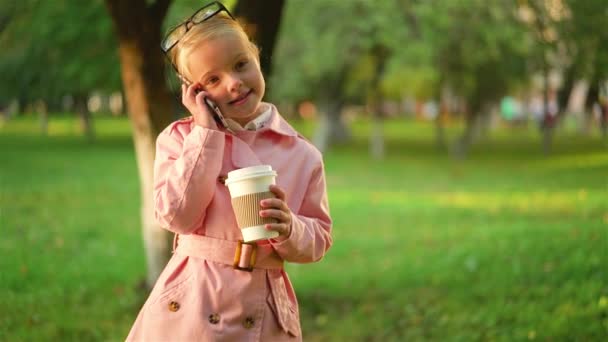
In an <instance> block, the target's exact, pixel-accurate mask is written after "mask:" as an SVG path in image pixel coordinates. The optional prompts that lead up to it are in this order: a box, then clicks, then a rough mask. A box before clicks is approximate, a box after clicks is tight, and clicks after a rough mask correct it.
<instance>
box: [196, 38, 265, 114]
mask: <svg viewBox="0 0 608 342" xmlns="http://www.w3.org/2000/svg"><path fill="white" fill-rule="evenodd" d="M246 43H247V42H243V41H242V40H241V39H239V38H236V37H230V36H228V37H225V38H222V39H214V40H209V41H205V42H203V43H201V44H200V45H199V46H198V47H196V48H195V49H194V50H193V51H192V52H191V53H190V55H189V56H188V57H187V63H188V65H189V67H190V71H191V75H192V79H193V81H194V82H195V83H196V82H198V83H200V84H201V85H202V88H203V90H205V91H206V92H208V93H209V98H210V99H211V100H213V101H214V102H215V103H216V104H217V105H218V106H219V108H220V111H221V112H222V114H223V115H224V116H225V117H227V118H231V119H233V120H235V121H236V122H238V123H239V124H241V125H245V124H247V123H248V122H249V121H251V120H252V119H254V118H255V117H257V116H258V115H259V114H260V113H261V106H260V101H262V98H263V97H264V91H265V83H264V77H263V76H262V72H261V71H260V66H259V63H258V60H257V58H256V57H255V56H254V55H253V54H252V53H251V51H250V50H249V49H248V47H247V45H246Z"/></svg>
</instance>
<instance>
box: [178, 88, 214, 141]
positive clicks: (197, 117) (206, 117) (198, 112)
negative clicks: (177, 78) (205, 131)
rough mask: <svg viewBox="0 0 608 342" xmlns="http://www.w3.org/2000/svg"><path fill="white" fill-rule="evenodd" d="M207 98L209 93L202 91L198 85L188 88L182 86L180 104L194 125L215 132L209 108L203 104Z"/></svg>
mask: <svg viewBox="0 0 608 342" xmlns="http://www.w3.org/2000/svg"><path fill="white" fill-rule="evenodd" d="M197 91H198V93H197ZM207 96H209V93H207V92H205V91H203V90H202V87H201V85H200V83H194V84H191V85H189V86H186V85H185V84H182V103H183V104H184V106H185V107H186V109H188V111H190V114H192V117H193V118H194V123H195V124H197V125H198V126H201V127H205V128H209V129H215V130H217V129H218V128H217V124H216V123H215V120H214V119H213V113H212V112H211V108H209V106H207V104H206V103H205V97H207Z"/></svg>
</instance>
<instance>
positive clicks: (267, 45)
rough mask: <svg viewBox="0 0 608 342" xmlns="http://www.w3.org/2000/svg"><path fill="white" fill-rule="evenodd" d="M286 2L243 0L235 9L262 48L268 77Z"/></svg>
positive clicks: (261, 53)
mask: <svg viewBox="0 0 608 342" xmlns="http://www.w3.org/2000/svg"><path fill="white" fill-rule="evenodd" d="M284 4H285V1H284V0H241V1H238V2H237V4H236V7H235V9H234V16H235V17H236V18H237V20H239V21H240V22H241V23H242V24H243V26H244V27H245V31H246V32H247V34H248V35H249V37H251V39H252V40H253V41H254V42H256V44H257V45H258V47H260V48H261V49H260V50H261V51H260V65H261V68H262V72H263V73H264V75H265V76H266V77H269V76H270V72H271V67H272V52H273V51H274V45H275V43H276V41H277V39H276V38H277V35H278V33H279V28H280V26H281V17H282V15H281V14H282V12H283V7H284Z"/></svg>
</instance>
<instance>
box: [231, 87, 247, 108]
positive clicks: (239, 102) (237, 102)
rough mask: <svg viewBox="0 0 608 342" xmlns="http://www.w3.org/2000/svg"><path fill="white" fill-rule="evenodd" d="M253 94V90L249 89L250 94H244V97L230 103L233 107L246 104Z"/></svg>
mask: <svg viewBox="0 0 608 342" xmlns="http://www.w3.org/2000/svg"><path fill="white" fill-rule="evenodd" d="M252 92H253V89H249V91H248V92H246V93H245V94H243V95H242V96H239V97H238V98H236V99H235V100H232V101H230V102H228V103H229V104H231V105H240V104H242V103H243V102H245V101H246V100H247V98H248V97H249V95H250V94H251V93H252Z"/></svg>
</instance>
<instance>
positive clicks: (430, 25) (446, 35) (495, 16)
mask: <svg viewBox="0 0 608 342" xmlns="http://www.w3.org/2000/svg"><path fill="white" fill-rule="evenodd" d="M416 13H417V15H418V17H419V18H420V21H421V22H422V23H423V24H422V27H423V29H422V32H423V33H422V35H423V37H424V39H426V40H427V41H428V42H432V44H434V51H433V53H432V55H433V62H434V66H435V68H436V70H437V72H438V73H439V75H441V80H440V82H441V83H444V84H445V85H448V86H449V87H450V88H451V89H453V90H454V91H455V92H456V93H457V94H458V95H460V96H463V97H464V98H465V99H467V100H468V102H469V103H470V104H471V105H473V106H476V107H479V105H481V103H482V102H493V101H497V100H498V99H499V98H500V97H502V96H504V95H505V94H506V93H507V91H509V90H510V89H512V88H513V87H514V86H516V85H517V84H518V83H521V82H525V81H526V80H528V75H527V73H526V70H527V69H526V61H527V59H528V58H530V45H531V40H530V38H529V36H528V34H529V33H528V31H527V30H526V28H525V26H524V25H523V24H521V23H520V22H519V21H518V20H517V18H516V17H515V15H516V13H517V12H516V6H515V4H514V3H511V2H508V1H497V2H493V3H492V6H488V3H487V2H485V1H478V0H476V1H464V2H463V1H451V0H444V1H436V2H433V3H430V2H422V3H420V4H419V6H418V7H417V8H416Z"/></svg>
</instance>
